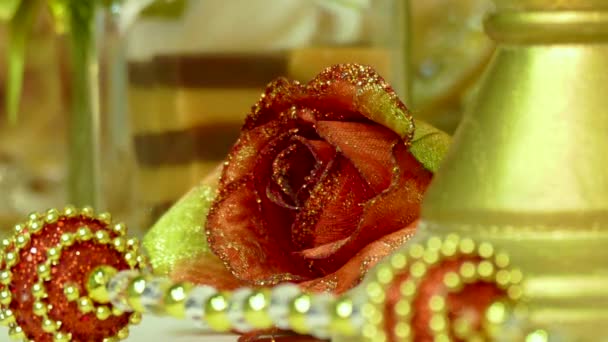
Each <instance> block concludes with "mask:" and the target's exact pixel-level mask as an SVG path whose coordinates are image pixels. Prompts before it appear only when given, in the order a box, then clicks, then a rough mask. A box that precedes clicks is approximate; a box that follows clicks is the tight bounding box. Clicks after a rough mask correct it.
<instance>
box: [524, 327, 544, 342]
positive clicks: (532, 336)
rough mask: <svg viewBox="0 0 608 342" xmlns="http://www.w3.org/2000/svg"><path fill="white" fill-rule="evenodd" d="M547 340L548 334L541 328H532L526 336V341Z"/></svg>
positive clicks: (540, 341)
mask: <svg viewBox="0 0 608 342" xmlns="http://www.w3.org/2000/svg"><path fill="white" fill-rule="evenodd" d="M532 341H533V342H547V341H549V334H548V333H547V331H545V330H542V329H538V330H534V331H533V332H531V333H529V334H528V335H527V336H526V342H532Z"/></svg>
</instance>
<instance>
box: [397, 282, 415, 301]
mask: <svg viewBox="0 0 608 342" xmlns="http://www.w3.org/2000/svg"><path fill="white" fill-rule="evenodd" d="M417 290H418V289H417V287H416V283H415V282H414V281H413V280H407V281H405V282H403V283H402V284H401V286H399V293H401V295H402V296H403V297H406V298H410V297H412V296H414V294H415V293H416V291H417Z"/></svg>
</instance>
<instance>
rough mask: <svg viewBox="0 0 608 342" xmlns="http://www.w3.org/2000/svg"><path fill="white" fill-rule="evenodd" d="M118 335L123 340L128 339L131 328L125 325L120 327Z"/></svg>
mask: <svg viewBox="0 0 608 342" xmlns="http://www.w3.org/2000/svg"><path fill="white" fill-rule="evenodd" d="M116 337H118V338H119V339H121V340H126V339H127V338H129V328H128V327H124V328H122V329H120V330H119V331H118V333H117V334H116Z"/></svg>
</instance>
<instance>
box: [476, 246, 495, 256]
mask: <svg viewBox="0 0 608 342" xmlns="http://www.w3.org/2000/svg"><path fill="white" fill-rule="evenodd" d="M477 252H478V253H479V256H480V257H482V258H485V259H488V258H491V257H492V255H494V247H493V246H492V245H491V244H490V243H488V242H482V243H480V244H479V247H478V248H477Z"/></svg>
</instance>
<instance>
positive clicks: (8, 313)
mask: <svg viewBox="0 0 608 342" xmlns="http://www.w3.org/2000/svg"><path fill="white" fill-rule="evenodd" d="M0 318H1V320H0V324H2V325H10V324H13V323H15V315H14V314H13V311H12V310H11V309H9V308H6V309H4V310H2V317H0Z"/></svg>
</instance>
